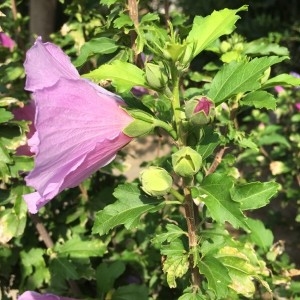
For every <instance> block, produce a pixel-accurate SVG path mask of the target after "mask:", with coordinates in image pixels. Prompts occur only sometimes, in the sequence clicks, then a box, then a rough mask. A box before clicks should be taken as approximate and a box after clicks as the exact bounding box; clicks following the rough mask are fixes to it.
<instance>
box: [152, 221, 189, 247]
mask: <svg viewBox="0 0 300 300" xmlns="http://www.w3.org/2000/svg"><path fill="white" fill-rule="evenodd" d="M166 229H167V232H164V233H161V234H157V235H156V236H155V237H154V238H153V242H154V243H159V244H162V243H163V242H165V241H167V242H169V243H170V242H172V241H174V240H176V239H177V238H179V237H181V236H182V235H187V233H186V232H185V231H183V230H182V229H181V228H180V227H178V226H177V225H174V224H168V225H167V226H166Z"/></svg>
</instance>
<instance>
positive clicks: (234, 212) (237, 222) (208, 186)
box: [198, 173, 248, 229]
mask: <svg viewBox="0 0 300 300" xmlns="http://www.w3.org/2000/svg"><path fill="white" fill-rule="evenodd" d="M232 187H233V179H232V178H231V177H229V176H228V175H227V174H219V173H214V174H211V175H209V176H207V177H205V178H204V180H203V182H202V183H201V186H200V187H199V188H198V191H199V194H198V198H199V199H200V200H201V201H203V202H204V203H205V204H206V206H207V208H208V209H209V212H210V214H211V216H212V218H213V219H214V220H216V221H217V222H219V223H221V224H224V223H225V222H226V221H228V222H229V223H231V224H232V226H234V227H235V228H237V227H242V228H244V229H248V225H247V224H246V222H245V221H246V217H245V216H244V215H243V213H242V211H241V210H240V205H239V204H238V203H237V202H235V201H232V199H231V197H230V193H229V190H230V189H231V188H232Z"/></svg>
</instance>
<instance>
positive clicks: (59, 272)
mask: <svg viewBox="0 0 300 300" xmlns="http://www.w3.org/2000/svg"><path fill="white" fill-rule="evenodd" d="M50 272H51V276H52V277H53V278H54V279H55V280H60V281H63V282H64V281H65V280H66V279H73V280H75V279H79V278H80V276H79V274H78V272H77V270H76V267H75V265H74V264H73V263H72V262H71V261H69V260H68V259H67V258H66V257H55V258H53V259H52V260H51V262H50Z"/></svg>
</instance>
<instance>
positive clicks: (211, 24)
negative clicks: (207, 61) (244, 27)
mask: <svg viewBox="0 0 300 300" xmlns="http://www.w3.org/2000/svg"><path fill="white" fill-rule="evenodd" d="M242 10H247V5H244V6H242V7H240V8H239V9H236V10H231V9H227V8H225V9H223V10H220V11H214V12H213V13H212V14H211V15H209V16H207V17H205V18H203V17H200V16H196V17H195V19H194V22H193V27H192V29H191V31H190V32H189V34H188V37H187V39H186V41H187V42H188V43H191V47H193V46H192V45H195V51H194V55H193V57H195V56H196V55H197V54H199V53H200V52H201V51H202V50H204V49H205V48H207V47H208V46H209V45H210V44H211V43H212V42H213V41H215V40H216V39H217V38H219V37H220V36H222V35H225V34H230V33H232V31H233V30H234V29H235V26H234V24H235V23H236V21H237V20H238V19H240V17H239V16H237V15H236V14H237V13H238V12H239V11H242Z"/></svg>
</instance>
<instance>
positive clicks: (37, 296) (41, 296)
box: [18, 291, 76, 300]
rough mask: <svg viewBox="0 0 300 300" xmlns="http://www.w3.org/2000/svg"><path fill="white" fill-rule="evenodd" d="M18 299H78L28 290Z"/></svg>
mask: <svg viewBox="0 0 300 300" xmlns="http://www.w3.org/2000/svg"><path fill="white" fill-rule="evenodd" d="M18 300H76V299H74V298H67V297H59V296H56V295H53V294H39V293H36V292H32V291H27V292H25V293H23V294H22V295H20V296H19V297H18Z"/></svg>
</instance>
